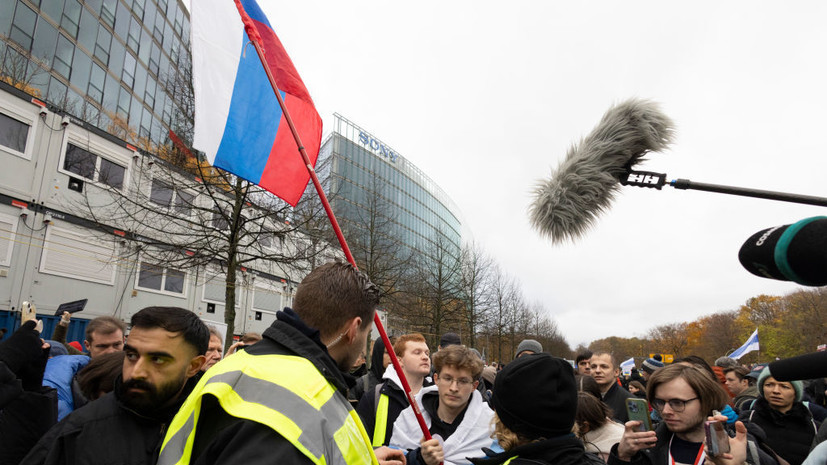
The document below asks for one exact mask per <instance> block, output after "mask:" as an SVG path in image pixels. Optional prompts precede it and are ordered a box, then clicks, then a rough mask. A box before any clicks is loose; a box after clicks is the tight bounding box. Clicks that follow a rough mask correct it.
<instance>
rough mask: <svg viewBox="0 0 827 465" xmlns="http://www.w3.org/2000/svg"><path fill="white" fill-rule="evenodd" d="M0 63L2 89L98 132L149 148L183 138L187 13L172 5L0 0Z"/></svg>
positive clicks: (171, 0) (166, 1)
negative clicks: (173, 136)
mask: <svg viewBox="0 0 827 465" xmlns="http://www.w3.org/2000/svg"><path fill="white" fill-rule="evenodd" d="M0 59H2V69H3V75H4V78H5V80H6V81H7V82H9V83H10V84H13V85H17V86H18V87H21V86H20V84H21V83H22V87H24V88H25V89H24V90H26V91H27V92H29V93H31V94H34V95H36V96H38V97H39V98H41V99H42V100H44V101H46V102H47V103H49V104H51V105H54V106H56V107H57V108H59V109H61V110H64V111H66V112H67V113H70V114H72V115H73V116H76V117H77V118H79V119H81V120H83V121H86V122H88V123H90V124H93V125H95V126H97V127H98V128H100V129H102V130H104V131H107V132H111V133H114V132H113V129H114V128H121V130H122V131H124V132H126V131H128V132H129V133H131V134H132V137H133V138H134V137H138V138H145V139H149V140H151V141H153V142H155V143H159V142H160V143H163V142H164V141H165V140H166V138H167V135H168V133H169V129H170V128H175V130H176V131H177V132H179V134H180V133H181V132H183V133H184V134H182V135H184V136H186V135H187V134H188V131H187V129H186V128H184V129H182V128H181V126H179V124H187V123H185V122H183V119H182V118H181V115H184V114H186V111H185V110H186V108H182V107H180V106H179V105H180V104H181V103H182V102H186V99H182V98H181V95H180V93H181V91H182V90H183V89H185V88H186V85H185V83H186V80H188V79H189V73H188V71H187V67H188V66H189V63H190V53H189V13H188V12H187V10H186V8H185V7H184V5H183V3H181V2H180V1H178V0H3V1H2V2H0ZM10 81H14V82H10ZM124 132H121V133H120V134H119V135H121V136H123V134H124ZM122 138H124V139H127V137H122Z"/></svg>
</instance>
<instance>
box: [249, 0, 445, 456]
mask: <svg viewBox="0 0 827 465" xmlns="http://www.w3.org/2000/svg"><path fill="white" fill-rule="evenodd" d="M235 4H236V7H238V12H239V14H240V15H241V21H242V22H243V23H244V30H245V31H246V32H247V37H249V38H250V42H251V43H252V44H253V46H254V47H255V48H256V52H257V53H258V58H259V60H261V64H262V66H264V72H265V73H267V79H269V80H270V85H271V86H272V87H273V93H275V94H276V99H277V100H278V102H279V106H280V107H281V111H282V113H283V114H284V119H285V121H287V125H288V126H289V127H290V132H291V133H293V139H295V140H296V145H297V146H298V148H299V154H301V157H302V160H303V161H304V165H305V167H307V172H308V173H310V179H311V180H312V181H313V186H314V187H315V188H316V192H317V193H318V194H319V198H320V199H321V201H322V206H323V207H324V211H325V212H326V213H327V217H328V218H329V219H330V224H331V226H332V227H333V231H334V232H335V233H336V238H337V239H338V240H339V244H340V245H341V246H342V251H343V252H344V253H345V258H347V261H348V262H350V264H351V265H353V266H354V267H355V268H357V269H358V266H357V265H356V260H354V259H353V254H351V253H350V247H348V245H347V241H346V240H345V236H344V235H343V234H342V229H341V228H340V227H339V222H338V221H336V215H334V214H333V209H331V208H330V202H328V201H327V195H325V193H324V190H323V189H322V184H321V183H320V182H319V177H318V176H316V170H315V169H314V168H313V164H312V163H311V162H310V157H309V156H308V155H307V151H306V150H305V149H304V144H302V141H301V137H300V136H299V132H298V131H297V130H296V126H295V125H294V124H293V118H291V117H290V113H289V112H288V111H287V107H286V106H285V105H284V99H282V98H281V92H279V88H278V85H277V84H276V78H275V77H274V76H273V72H272V71H271V70H270V66H269V65H268V64H267V59H266V58H265V56H264V48H263V47H262V45H261V35H259V33H258V30H257V29H256V26H255V24H254V23H253V20H252V19H250V17H249V16H248V15H247V12H246V11H244V6H242V5H241V0H235ZM373 322H374V324H376V329H377V330H379V335H380V336H381V337H382V342H383V343H384V344H385V350H387V351H388V353H391V351H393V346H392V345H391V341H390V339H389V338H388V333H387V332H386V331H385V326H384V325H382V320H381V319H379V314H378V313H374V315H373ZM394 355H395V354H394ZM390 359H391V363H393V369H394V370H396V373H397V374H398V375H399V380H400V381H402V388H403V389H404V391H405V395H406V396H407V397H408V403H409V404H411V407H412V408H413V411H414V415H416V420H417V421H418V422H419V428H420V429H422V434H423V435H424V436H425V439H426V440H430V439H431V432H430V431H428V425H426V424H425V419H424V418H423V417H422V412H421V411H420V410H419V406H418V405H417V403H416V400H415V398H414V395H413V393H412V392H411V386H410V384H408V380H407V378H405V373H404V372H403V371H402V366H401V365H400V364H399V359H398V358H397V357H393V356H392V357H390Z"/></svg>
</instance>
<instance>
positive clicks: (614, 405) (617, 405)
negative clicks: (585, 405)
mask: <svg viewBox="0 0 827 465" xmlns="http://www.w3.org/2000/svg"><path fill="white" fill-rule="evenodd" d="M589 366H590V371H591V373H590V374H591V376H592V378H594V380H595V381H597V385H598V386H599V387H600V394H601V396H603V402H605V403H606V405H608V406H609V407H611V409H612V419H614V420H615V421H617V422H619V423H625V422H627V421H629V415H628V414H627V413H626V399H629V398H631V397H634V396H633V395H632V393H630V392H629V391H627V390H626V389H624V388H623V386H620V385H619V384H617V375H618V374H620V369H619V368H618V366H617V360H615V357H614V355H612V354H610V353H608V352H595V353H594V354H593V355H592V358H591V359H590V361H589Z"/></svg>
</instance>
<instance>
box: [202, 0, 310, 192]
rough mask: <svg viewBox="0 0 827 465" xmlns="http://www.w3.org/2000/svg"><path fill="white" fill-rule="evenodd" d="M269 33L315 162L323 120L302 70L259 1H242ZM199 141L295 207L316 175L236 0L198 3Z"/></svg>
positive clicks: (273, 61) (223, 163) (266, 37)
mask: <svg viewBox="0 0 827 465" xmlns="http://www.w3.org/2000/svg"><path fill="white" fill-rule="evenodd" d="M240 3H241V5H242V6H243V7H244V10H246V12H247V14H248V15H249V16H250V18H251V19H252V20H253V22H254V24H255V26H256V29H257V30H258V32H259V34H261V37H262V46H263V47H264V50H265V54H266V57H267V62H268V64H269V66H270V69H271V71H272V72H273V74H274V76H275V78H276V84H277V86H278V88H279V92H280V94H281V96H282V99H283V100H284V103H285V106H286V107H287V111H288V112H289V114H290V116H291V118H292V119H293V122H294V124H295V126H296V129H297V131H298V133H299V136H300V138H301V141H302V143H303V144H304V147H305V149H306V151H307V155H308V157H309V158H310V161H311V162H312V164H313V165H314V166H315V164H316V159H317V158H318V155H319V146H320V144H321V140H322V119H321V118H320V117H319V113H318V112H317V111H316V108H315V106H314V105H313V100H312V99H311V98H310V94H309V93H308V92H307V88H305V86H304V83H303V82H302V80H301V78H300V77H299V73H298V72H297V71H296V68H295V67H294V66H293V62H292V61H291V60H290V57H289V56H287V52H286V51H285V50H284V47H283V46H282V45H281V42H280V41H279V39H278V37H276V33H275V32H274V31H273V28H272V27H271V26H270V22H269V21H268V20H267V17H266V16H265V15H264V13H263V12H262V11H261V8H259V6H258V4H257V3H256V2H255V0H240ZM191 16H192V60H193V63H192V72H193V88H194V91H195V134H194V140H193V146H194V147H195V148H196V149H198V150H201V151H203V152H204V153H206V155H207V159H208V160H209V162H210V164H212V165H213V166H215V167H218V168H221V169H224V170H227V171H229V172H231V173H233V174H235V175H237V176H240V177H242V178H244V179H246V180H248V181H250V182H252V183H255V184H258V185H259V186H261V187H262V188H264V189H267V190H268V191H270V192H272V193H273V194H275V195H277V196H279V197H280V198H281V199H283V200H284V201H286V202H287V203H289V204H290V205H292V206H295V205H296V203H298V201H299V199H300V198H301V195H302V193H303V192H304V189H305V187H307V183H308V181H309V180H310V174H309V173H308V171H307V167H306V166H305V165H304V162H303V161H302V158H301V156H300V155H299V153H298V147H297V146H296V142H295V140H294V138H293V135H292V133H291V131H290V127H289V126H288V124H287V121H286V120H285V118H284V115H283V114H282V110H281V108H280V107H279V104H278V101H277V100H276V96H275V94H274V93H273V88H272V86H271V85H270V82H269V80H268V79H267V74H266V73H265V72H264V67H263V66H262V64H261V61H260V60H259V57H258V54H257V53H256V50H255V48H254V47H253V45H252V44H249V43H248V42H249V41H250V39H249V38H248V37H247V33H246V32H245V31H244V25H243V23H242V21H241V16H240V14H239V11H238V9H237V7H236V5H235V3H234V2H233V1H232V0H195V1H193V2H192V15H191Z"/></svg>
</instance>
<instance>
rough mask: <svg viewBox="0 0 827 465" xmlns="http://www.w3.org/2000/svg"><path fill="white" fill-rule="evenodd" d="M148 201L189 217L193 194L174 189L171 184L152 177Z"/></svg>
mask: <svg viewBox="0 0 827 465" xmlns="http://www.w3.org/2000/svg"><path fill="white" fill-rule="evenodd" d="M149 201H150V202H152V203H154V204H155V205H158V206H159V207H164V208H168V209H170V210H171V211H174V212H175V213H177V214H178V215H180V216H182V217H189V216H190V215H191V214H192V207H193V202H194V201H195V195H194V194H191V193H189V192H187V191H183V190H179V189H175V188H174V187H173V186H172V185H171V184H169V183H167V182H164V181H161V180H160V179H153V180H152V186H151V190H150V193H149Z"/></svg>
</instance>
